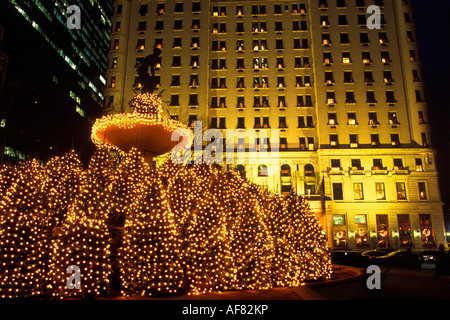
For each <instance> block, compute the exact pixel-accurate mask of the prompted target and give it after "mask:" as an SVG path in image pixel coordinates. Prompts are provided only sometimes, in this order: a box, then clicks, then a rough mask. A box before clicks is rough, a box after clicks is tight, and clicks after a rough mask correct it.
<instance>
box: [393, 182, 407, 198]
mask: <svg viewBox="0 0 450 320" xmlns="http://www.w3.org/2000/svg"><path fill="white" fill-rule="evenodd" d="M395 185H396V190H397V200H406V199H407V198H406V184H405V182H397V183H396V184H395Z"/></svg>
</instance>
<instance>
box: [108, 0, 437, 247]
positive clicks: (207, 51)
mask: <svg viewBox="0 0 450 320" xmlns="http://www.w3.org/2000/svg"><path fill="white" fill-rule="evenodd" d="M373 4H375V5H377V6H379V8H380V9H381V14H382V15H381V29H369V28H368V27H367V25H366V23H367V18H368V17H369V14H366V10H367V7H368V6H369V5H373ZM412 19H413V13H412V8H411V4H410V0H408V1H406V0H404V1H400V0H398V1H397V0H395V1H394V0H384V1H376V0H375V1H374V0H365V1H364V0H328V1H325V0H314V1H306V0H303V1H301V0H300V1H247V0H244V1H204V0H197V1H196V0H185V1H181V0H179V1H166V2H165V1H137V0H136V1H135V0H133V1H126V0H116V1H115V2H114V15H113V19H112V34H111V48H110V51H109V68H108V71H107V73H106V79H107V88H106V91H105V110H104V112H105V113H115V112H124V111H125V112H126V111H129V110H130V109H129V101H130V100H131V98H132V97H133V96H134V95H135V94H137V93H139V92H140V85H139V82H138V81H137V71H136V66H137V65H138V64H139V62H140V61H141V60H142V59H143V58H144V57H145V56H147V55H149V54H151V53H152V52H153V49H154V48H155V47H159V48H161V49H162V55H161V57H160V62H159V63H158V65H157V67H158V68H159V67H160V69H158V70H157V76H158V79H159V82H160V85H161V87H160V89H158V90H157V91H156V92H155V93H156V94H160V96H161V98H162V100H163V101H164V104H165V108H166V109H167V111H168V114H170V116H171V117H174V118H177V119H179V120H180V121H182V122H184V123H187V124H188V125H193V123H194V121H195V120H197V121H203V123H204V124H207V126H206V127H209V128H218V129H219V130H223V131H225V129H239V128H241V129H255V130H257V131H258V130H262V129H266V128H267V129H269V131H271V130H273V129H275V130H276V131H277V134H278V138H277V141H269V142H270V144H271V145H272V147H273V146H276V147H277V148H279V153H278V156H279V163H278V164H276V166H275V167H274V165H273V164H271V163H270V162H268V163H263V162H261V163H250V162H248V163H245V164H243V165H236V164H234V165H233V167H234V168H235V169H236V170H239V171H240V172H242V174H245V176H246V177H247V178H248V179H250V180H252V181H254V182H256V183H258V184H260V185H262V186H263V187H264V188H267V189H268V190H271V191H275V192H282V193H285V192H294V193H296V194H298V195H306V196H307V197H308V199H309V200H310V203H311V206H312V208H313V209H314V210H315V212H316V214H317V216H318V217H319V219H320V220H321V221H322V224H323V226H324V227H325V230H326V232H327V233H328V234H329V239H330V246H332V247H334V248H339V247H349V248H354V249H367V248H374V247H381V248H383V247H393V248H407V247H408V246H412V247H413V248H415V249H419V248H427V247H429V246H431V247H436V246H439V244H441V243H443V244H445V227H444V218H443V210H442V206H443V203H442V202H441V199H440V192H439V186H438V173H437V171H436V167H435V151H434V150H433V148H432V147H431V145H430V125H429V123H428V118H427V103H426V101H425V100H424V96H425V93H424V83H423V82H422V75H421V62H420V57H419V55H418V52H419V51H418V43H417V39H416V33H415V26H414V23H413V21H412ZM224 135H225V133H224ZM268 137H271V134H269V135H268ZM269 139H270V138H269ZM278 139H279V140H278ZM250 142H253V141H249V140H246V141H245V145H246V148H249V147H250ZM238 144H239V141H238Z"/></svg>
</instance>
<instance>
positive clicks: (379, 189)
mask: <svg viewBox="0 0 450 320" xmlns="http://www.w3.org/2000/svg"><path fill="white" fill-rule="evenodd" d="M375 194H376V197H377V200H386V194H385V191H384V182H376V183H375Z"/></svg>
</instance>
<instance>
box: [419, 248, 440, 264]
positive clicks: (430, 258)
mask: <svg viewBox="0 0 450 320" xmlns="http://www.w3.org/2000/svg"><path fill="white" fill-rule="evenodd" d="M416 254H417V255H418V256H419V259H420V262H421V263H427V264H434V265H436V256H437V254H438V251H437V250H419V251H417V252H416Z"/></svg>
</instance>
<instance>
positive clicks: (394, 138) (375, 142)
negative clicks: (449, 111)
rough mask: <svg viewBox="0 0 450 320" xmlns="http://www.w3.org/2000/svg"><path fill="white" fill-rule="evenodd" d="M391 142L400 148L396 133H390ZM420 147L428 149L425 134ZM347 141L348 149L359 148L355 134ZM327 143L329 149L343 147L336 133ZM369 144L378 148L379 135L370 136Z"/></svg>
mask: <svg viewBox="0 0 450 320" xmlns="http://www.w3.org/2000/svg"><path fill="white" fill-rule="evenodd" d="M390 136H391V141H390V143H389V144H390V145H392V146H394V147H399V146H400V136H399V134H398V133H391V134H390ZM421 138H422V141H421V146H422V147H429V143H428V138H427V134H426V133H425V132H422V133H421ZM349 140H350V148H358V147H359V138H358V135H357V134H350V135H349ZM329 143H330V146H331V147H340V146H343V145H341V144H340V143H339V134H337V133H332V134H330V135H329ZM370 144H371V145H372V146H374V147H377V146H380V145H381V144H380V137H379V134H377V133H374V134H370Z"/></svg>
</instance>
